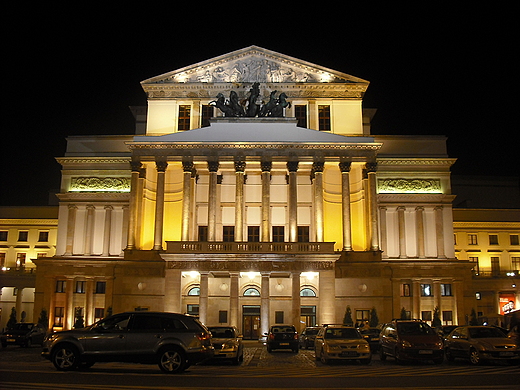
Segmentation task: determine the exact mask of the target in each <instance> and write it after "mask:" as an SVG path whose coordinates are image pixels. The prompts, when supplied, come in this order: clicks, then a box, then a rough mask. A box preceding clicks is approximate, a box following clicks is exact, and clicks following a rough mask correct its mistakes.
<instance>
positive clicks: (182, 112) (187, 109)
mask: <svg viewBox="0 0 520 390" xmlns="http://www.w3.org/2000/svg"><path fill="white" fill-rule="evenodd" d="M190 114H191V106H187V105H181V106H179V122H178V127H177V130H179V131H180V130H189V129H190Z"/></svg>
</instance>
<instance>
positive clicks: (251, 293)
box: [244, 287, 260, 297]
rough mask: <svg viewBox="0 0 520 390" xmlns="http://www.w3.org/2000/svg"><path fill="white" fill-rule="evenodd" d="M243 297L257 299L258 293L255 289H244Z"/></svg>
mask: <svg viewBox="0 0 520 390" xmlns="http://www.w3.org/2000/svg"><path fill="white" fill-rule="evenodd" d="M244 296H245V297H259V296H260V291H258V289H257V288H254V287H249V288H247V289H246V291H244Z"/></svg>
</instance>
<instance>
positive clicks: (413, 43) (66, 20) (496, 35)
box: [0, 2, 519, 206]
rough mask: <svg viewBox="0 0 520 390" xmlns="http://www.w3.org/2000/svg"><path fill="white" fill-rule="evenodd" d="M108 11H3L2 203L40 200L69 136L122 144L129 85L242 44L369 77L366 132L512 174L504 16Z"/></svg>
mask: <svg viewBox="0 0 520 390" xmlns="http://www.w3.org/2000/svg"><path fill="white" fill-rule="evenodd" d="M107 3H108V2H107ZM112 3H116V4H123V2H110V4H111V5H103V6H102V7H101V6H96V5H94V4H95V2H92V5H88V6H83V7H81V6H77V5H74V6H71V8H54V9H53V8H52V6H49V5H48V4H45V6H44V7H43V6H42V7H41V8H39V6H33V5H31V6H28V5H26V6H24V7H25V8H13V7H16V6H10V7H11V9H8V10H5V12H3V14H4V15H3V21H2V30H3V34H2V37H3V39H2V40H3V43H2V48H3V50H2V52H3V53H2V54H3V55H2V57H3V61H2V62H3V63H4V73H3V78H4V88H3V96H4V99H3V100H4V103H3V105H2V115H1V124H2V134H3V137H2V148H1V150H2V152H1V153H2V167H1V169H0V179H1V181H0V183H1V187H0V206H10V205H45V204H46V203H47V194H48V191H49V190H51V189H53V188H58V187H59V178H60V175H59V169H60V166H59V164H58V163H57V162H56V161H55V160H54V158H55V157H59V156H63V154H64V152H65V138H66V137H67V136H68V135H86V134H131V133H132V132H133V130H134V129H133V117H132V115H131V113H130V111H129V109H128V107H129V106H132V105H144V104H145V103H146V97H145V95H144V93H143V91H142V89H141V86H140V81H142V80H144V79H147V78H150V77H153V76H156V75H159V74H162V73H166V72H169V71H172V70H175V69H178V68H181V67H184V66H187V65H191V64H194V63H197V62H200V61H204V60H206V59H210V58H212V57H215V56H219V55H222V54H226V53H228V52H230V51H234V50H238V49H242V48H244V47H247V46H250V45H257V46H261V47H264V48H266V49H269V50H274V51H277V52H280V53H283V54H286V55H289V56H293V57H296V58H299V59H302V60H305V61H309V62H311V63H315V64H318V65H322V66H325V67H328V68H331V69H334V70H337V71H340V72H343V73H348V74H351V75H353V76H357V77H360V78H363V79H366V80H369V81H370V83H371V84H370V87H369V89H368V92H367V94H366V96H365V99H364V107H366V108H377V109H378V112H377V114H376V116H375V118H374V121H373V124H372V133H373V134H438V135H446V136H448V150H449V154H450V157H454V158H458V159H459V160H458V161H457V163H456V164H455V165H454V166H453V169H452V171H453V172H454V173H455V174H472V175H482V174H483V175H505V176H507V175H515V176H517V175H518V166H519V164H518V158H517V157H516V155H517V154H518V153H516V154H515V152H516V151H517V150H518V141H517V140H518V135H517V133H518V125H517V124H516V121H515V123H513V120H514V118H515V116H516V115H515V112H516V111H517V109H516V108H517V107H516V104H515V105H513V104H514V103H516V102H517V101H518V98H517V97H516V92H517V88H516V87H515V84H516V83H517V79H518V60H517V59H514V58H513V54H514V53H515V52H517V51H518V33H517V21H516V20H513V12H512V11H511V10H507V9H492V10H487V9H478V10H477V9H466V8H464V7H460V8H456V7H453V6H450V8H449V9H441V8H439V7H440V5H439V4H441V3H432V4H435V5H436V6H437V7H435V8H433V7H429V6H427V5H424V4H421V5H420V7H419V6H418V8H420V10H418V9H415V8H413V9H410V8H401V9H400V8H398V7H394V6H392V7H391V6H384V7H383V8H382V7H381V4H385V3H383V2H374V4H377V6H376V5H370V4H369V5H367V6H365V7H363V8H358V9H355V7H352V6H351V5H349V4H350V2H345V3H348V4H347V5H341V6H339V7H338V6H333V5H325V4H323V5H319V4H313V5H312V6H304V5H302V4H303V3H301V4H300V5H299V6H296V5H286V6H280V5H276V4H270V3H263V5H262V4H258V3H255V4H258V6H259V7H258V8H257V10H256V11H255V12H253V11H249V10H247V9H244V8H241V7H242V6H241V5H240V3H237V4H236V5H235V6H233V7H232V6H231V4H228V5H227V7H229V8H230V9H226V5H224V3H223V4H221V5H219V4H217V3H210V4H209V7H202V6H201V7H197V6H195V5H194V4H190V6H189V7H186V6H184V9H183V6H179V5H177V4H176V3H175V4H174V3H171V4H170V5H169V6H168V8H164V7H163V8H157V7H147V6H140V5H139V3H138V2H133V3H134V5H133V6H125V7H123V6H122V5H112ZM124 3H125V4H128V3H129V2H124ZM368 3H369V2H368ZM24 4H25V3H24ZM86 4H91V3H86ZM163 4H165V3H163ZM410 4H413V3H410ZM321 7H323V8H321ZM199 8H200V9H199ZM231 8H232V9H231Z"/></svg>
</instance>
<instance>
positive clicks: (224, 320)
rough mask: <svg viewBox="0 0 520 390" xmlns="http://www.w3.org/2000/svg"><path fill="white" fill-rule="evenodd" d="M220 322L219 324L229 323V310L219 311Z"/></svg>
mask: <svg viewBox="0 0 520 390" xmlns="http://www.w3.org/2000/svg"><path fill="white" fill-rule="evenodd" d="M218 322H219V324H226V323H227V310H219V311H218Z"/></svg>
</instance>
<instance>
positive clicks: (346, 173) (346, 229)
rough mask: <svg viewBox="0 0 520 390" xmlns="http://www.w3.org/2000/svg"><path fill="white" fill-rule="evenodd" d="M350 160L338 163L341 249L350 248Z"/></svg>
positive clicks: (347, 249) (346, 249) (348, 249)
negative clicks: (339, 174) (341, 231)
mask: <svg viewBox="0 0 520 390" xmlns="http://www.w3.org/2000/svg"><path fill="white" fill-rule="evenodd" d="M351 165H352V163H351V162H350V161H342V162H340V163H339V170H340V171H341V212H342V222H343V250H344V251H351V250H352V232H351V225H350V167H351Z"/></svg>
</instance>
